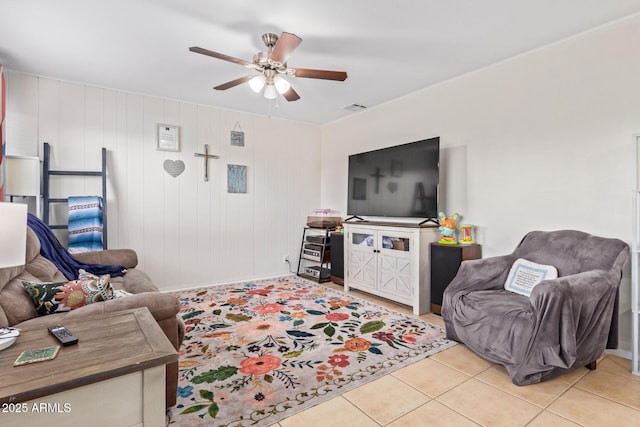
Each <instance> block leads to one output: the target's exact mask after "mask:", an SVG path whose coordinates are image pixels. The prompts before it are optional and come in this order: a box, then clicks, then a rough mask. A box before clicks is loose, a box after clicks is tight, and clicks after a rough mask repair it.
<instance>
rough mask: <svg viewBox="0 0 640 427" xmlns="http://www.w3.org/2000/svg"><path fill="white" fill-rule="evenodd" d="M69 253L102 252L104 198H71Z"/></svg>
mask: <svg viewBox="0 0 640 427" xmlns="http://www.w3.org/2000/svg"><path fill="white" fill-rule="evenodd" d="M68 204H69V220H68V224H69V227H68V229H69V252H70V253H72V254H78V253H82V252H91V251H100V250H102V249H104V247H103V246H102V210H103V209H102V197H98V196H82V197H78V196H75V197H69V199H68Z"/></svg>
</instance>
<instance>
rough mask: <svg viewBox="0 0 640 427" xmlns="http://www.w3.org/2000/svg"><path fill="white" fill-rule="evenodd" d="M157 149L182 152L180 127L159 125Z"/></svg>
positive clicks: (157, 127)
mask: <svg viewBox="0 0 640 427" xmlns="http://www.w3.org/2000/svg"><path fill="white" fill-rule="evenodd" d="M156 129H157V131H156V139H157V146H156V149H158V150H160V151H180V126H173V125H161V124H159V125H157V126H156Z"/></svg>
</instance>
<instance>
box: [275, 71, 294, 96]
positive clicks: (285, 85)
mask: <svg viewBox="0 0 640 427" xmlns="http://www.w3.org/2000/svg"><path fill="white" fill-rule="evenodd" d="M273 85H274V86H275V87H276V90H277V91H278V93H279V94H281V95H282V94H283V93H285V92H286V91H288V90H289V88H290V87H291V83H289V82H288V81H287V80H286V79H284V78H283V77H281V76H275V77H274V78H273Z"/></svg>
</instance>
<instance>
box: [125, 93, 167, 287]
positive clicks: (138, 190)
mask: <svg viewBox="0 0 640 427" xmlns="http://www.w3.org/2000/svg"><path fill="white" fill-rule="evenodd" d="M125 108H126V118H125V126H126V150H127V153H128V159H127V171H126V176H127V181H126V185H127V199H126V203H125V208H124V211H123V212H122V214H123V216H124V217H126V218H127V221H128V223H127V227H126V230H123V232H124V233H125V234H126V235H127V240H128V243H129V247H130V248H132V249H134V250H136V251H139V254H138V261H139V267H140V268H141V269H142V270H145V271H146V261H147V259H148V258H149V255H148V254H147V252H146V250H147V246H146V245H145V232H144V230H145V228H144V222H145V205H144V191H145V187H144V173H145V168H144V162H143V161H144V152H143V151H144V137H143V135H144V119H143V111H144V107H143V97H142V96H141V95H133V94H126V107H125ZM151 278H152V280H156V279H159V277H158V278H156V277H153V276H152V277H151Z"/></svg>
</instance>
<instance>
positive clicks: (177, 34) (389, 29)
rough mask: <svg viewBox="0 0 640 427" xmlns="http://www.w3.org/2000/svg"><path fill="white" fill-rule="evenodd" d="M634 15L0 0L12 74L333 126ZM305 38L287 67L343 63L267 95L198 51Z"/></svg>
mask: <svg viewBox="0 0 640 427" xmlns="http://www.w3.org/2000/svg"><path fill="white" fill-rule="evenodd" d="M638 12H640V0H606V1H603V0H524V1H513V0H483V1H480V0H451V1H442V0H421V1H418V0H400V1H382V0H323V1H312V0H270V1H256V0H253V1H249V0H109V1H104V0H103V1H95V0H55V1H52V0H20V1H18V0H0V64H3V65H4V66H5V67H6V68H7V69H9V70H12V71H20V72H26V73H32V74H37V75H42V76H47V77H52V78H57V79H62V80H68V81H73V82H82V83H86V84H89V85H95V86H100V87H106V88H113V89H119V90H124V91H129V92H134V93H141V94H145V95H152V96H159V97H164V98H171V99H178V100H183V101H189V102H194V103H198V104H204V105H211V106H216V107H222V108H228V109H233V110H239V111H245V112H251V113H257V114H262V115H268V114H271V115H272V116H274V117H282V118H287V119H291V120H296V121H302V122H307V123H317V124H322V123H327V122H330V121H333V120H336V119H339V118H341V117H345V116H347V115H349V114H354V113H353V112H351V111H349V110H345V109H344V108H343V107H345V106H347V105H350V104H354V103H355V104H361V105H364V106H367V107H373V106H376V105H379V104H381V103H384V102H386V101H389V100H392V99H394V98H398V97H401V96H403V95H405V94H408V93H411V92H414V91H416V90H419V89H421V88H424V87H427V86H430V85H433V84H436V83H438V82H441V81H444V80H447V79H451V78H453V77H456V76H460V75H462V74H465V73H468V72H470V71H473V70H477V69H479V68H482V67H485V66H487V65H490V64H493V63H496V62H498V61H501V60H503V59H506V58H509V57H512V56H514V55H518V54H520V53H522V52H526V51H529V50H531V49H535V48H537V47H540V46H543V45H546V44H549V43H552V42H554V41H556V40H560V39H563V38H566V37H568V36H571V35H574V34H577V33H580V32H582V31H585V30H587V29H590V28H593V27H596V26H599V25H602V24H605V23H607V22H610V21H612V20H616V19H619V18H622V17H624V16H627V15H631V14H635V13H638ZM283 31H287V32H292V33H295V34H296V35H298V36H299V37H301V38H302V39H303V42H302V44H301V45H300V46H299V47H298V49H297V50H296V51H295V52H294V53H293V55H292V56H291V57H290V58H289V61H288V62H289V66H290V67H296V68H317V69H329V70H340V71H346V72H347V73H348V75H349V77H348V79H347V80H346V81H344V82H336V81H328V80H315V79H305V78H292V79H290V81H291V83H292V84H293V87H294V88H295V90H296V91H297V92H298V94H299V95H300V96H301V99H300V100H298V101H295V102H287V101H286V100H284V99H283V98H280V100H279V101H278V102H277V104H278V105H276V103H275V102H274V103H272V105H271V106H270V105H269V101H267V100H266V99H264V98H262V97H261V96H259V95H256V94H255V93H253V92H251V90H250V89H249V87H248V85H247V84H244V85H241V86H237V87H234V88H231V89H229V90H226V91H215V90H213V89H212V87H213V86H216V85H219V84H221V83H225V82H227V81H229V80H233V79H235V78H238V77H241V76H244V75H248V74H251V71H250V70H247V69H246V68H243V67H242V66H240V65H237V64H233V63H230V62H226V61H222V60H219V59H214V58H211V57H207V56H203V55H199V54H195V53H192V52H189V51H188V48H189V47H190V46H199V47H203V48H206V49H209V50H214V51H217V52H220V53H224V54H227V55H230V56H234V57H237V58H241V59H245V60H248V61H251V59H252V57H253V55H254V54H255V53H257V52H258V51H262V50H264V44H263V43H262V41H261V39H260V36H261V35H262V34H263V33H265V32H274V33H276V34H280V33H282V32H283Z"/></svg>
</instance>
